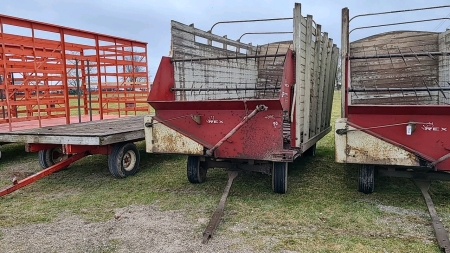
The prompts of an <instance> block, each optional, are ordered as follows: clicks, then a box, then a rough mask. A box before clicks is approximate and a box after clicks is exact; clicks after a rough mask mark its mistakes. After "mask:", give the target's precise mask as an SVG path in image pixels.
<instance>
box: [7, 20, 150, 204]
mask: <svg viewBox="0 0 450 253" xmlns="http://www.w3.org/2000/svg"><path fill="white" fill-rule="evenodd" d="M0 59H1V61H0V143H14V142H18V143H25V147H26V150H27V151H28V152H37V153H38V158H39V163H40V165H41V167H42V168H43V170H42V171H40V172H38V173H36V174H34V175H31V176H29V177H27V178H23V179H22V178H14V179H13V180H12V181H13V184H12V185H11V186H9V187H7V188H5V189H3V190H0V196H3V195H5V194H8V193H10V192H13V191H15V190H17V189H19V188H21V187H23V186H25V185H28V184H30V183H32V182H34V181H36V180H38V179H40V178H42V177H44V176H46V175H49V174H51V173H53V172H55V171H58V170H60V169H63V168H65V167H67V166H69V165H70V164H71V163H73V162H74V161H76V160H78V159H81V158H82V157H84V156H87V155H92V154H106V155H109V159H108V168H109V171H110V172H111V174H112V175H113V176H115V177H117V178H124V177H127V176H130V175H133V174H135V173H136V172H137V171H138V169H139V152H138V150H137V148H136V145H135V144H134V142H136V141H141V140H143V139H144V126H143V123H142V122H143V114H148V112H149V109H150V108H149V106H148V104H147V101H146V98H147V96H148V92H149V91H148V90H149V87H150V85H149V82H148V70H147V43H146V42H140V41H136V40H130V39H125V38H120V37H115V36H111V35H105V34H100V33H94V32H90V31H83V30H79V29H75V28H70V27H63V26H59V25H55V24H47V23H42V22H39V21H33V20H26V19H22V18H17V17H11V16H6V15H0ZM139 114H141V116H139ZM0 154H1V153H0Z"/></svg>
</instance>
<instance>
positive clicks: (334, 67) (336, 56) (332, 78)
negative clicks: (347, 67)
mask: <svg viewBox="0 0 450 253" xmlns="http://www.w3.org/2000/svg"><path fill="white" fill-rule="evenodd" d="M338 60H339V48H337V46H336V45H333V49H332V55H331V67H330V68H331V69H330V70H329V71H330V88H329V93H328V100H327V103H328V105H327V115H326V117H327V118H326V124H325V125H326V126H327V127H328V126H330V125H331V110H332V109H333V98H334V88H335V81H336V72H337V66H338Z"/></svg>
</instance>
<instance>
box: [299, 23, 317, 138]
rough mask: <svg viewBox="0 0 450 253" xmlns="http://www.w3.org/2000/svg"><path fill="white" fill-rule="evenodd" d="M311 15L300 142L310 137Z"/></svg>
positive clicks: (308, 30) (311, 83) (311, 80)
mask: <svg viewBox="0 0 450 253" xmlns="http://www.w3.org/2000/svg"><path fill="white" fill-rule="evenodd" d="M312 44H313V41H312V16H311V15H308V16H307V17H306V43H305V49H306V59H305V65H306V68H305V83H304V85H303V86H304V101H303V103H304V108H303V113H304V114H303V115H304V116H303V140H302V143H304V142H306V141H308V140H309V138H310V133H309V127H310V113H311V112H310V109H311V89H312V87H313V86H314V79H313V78H311V66H310V64H311V62H312V60H313V58H312V55H311V54H312V51H313V49H312V47H311V46H312Z"/></svg>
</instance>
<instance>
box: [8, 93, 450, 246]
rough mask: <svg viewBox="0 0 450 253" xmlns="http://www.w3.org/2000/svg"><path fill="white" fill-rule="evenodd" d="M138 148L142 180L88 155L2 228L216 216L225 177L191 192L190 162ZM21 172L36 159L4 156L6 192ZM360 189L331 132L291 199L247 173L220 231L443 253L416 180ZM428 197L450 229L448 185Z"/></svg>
mask: <svg viewBox="0 0 450 253" xmlns="http://www.w3.org/2000/svg"><path fill="white" fill-rule="evenodd" d="M339 96H340V93H339V92H336V94H335V100H334V105H333V116H332V125H334V120H335V119H336V118H338V117H339V115H340V99H339ZM138 147H139V150H140V152H141V171H140V172H139V173H138V174H137V175H136V176H133V177H128V178H126V179H121V180H119V179H114V178H113V177H112V176H111V175H110V174H109V172H108V170H107V157H106V156H90V157H87V158H84V159H82V160H80V161H78V162H77V163H75V164H73V165H71V167H70V169H68V170H64V171H62V172H58V173H54V174H52V175H50V176H49V177H47V178H45V179H42V180H40V181H38V182H36V183H34V184H32V185H30V186H27V187H25V188H23V189H21V190H18V191H16V192H14V193H12V194H10V195H7V196H5V197H3V198H1V199H0V227H9V226H16V225H23V224H29V223H37V222H50V221H52V219H53V218H55V217H56V216H57V215H58V214H60V213H73V214H76V215H79V216H80V217H82V218H84V219H86V220H88V221H93V222H95V221H105V220H108V219H111V218H112V217H113V215H114V211H113V210H114V209H115V208H121V207H126V206H130V205H147V204H157V205H158V206H159V207H160V208H162V209H163V210H184V211H185V212H186V213H187V215H188V217H189V219H190V220H192V221H193V222H194V221H196V220H197V219H198V218H201V217H210V215H211V214H212V212H213V211H214V209H215V208H216V205H217V203H218V201H219V199H220V196H221V195H222V191H223V188H224V187H225V185H226V181H227V173H226V171H224V170H220V169H214V170H210V171H209V172H208V179H207V181H206V182H205V183H203V184H200V185H192V184H190V183H189V182H188V181H187V179H186V172H185V166H186V157H185V156H175V155H151V154H147V153H145V144H144V143H143V142H141V143H139V144H138ZM21 163H22V164H24V163H26V164H29V165H28V168H26V169H28V170H31V171H35V170H37V169H38V165H37V160H36V155H35V154H28V153H25V152H24V151H23V145H19V144H11V145H6V146H4V147H3V157H2V159H1V162H0V187H5V186H6V185H8V184H10V178H9V177H8V176H10V175H11V174H10V173H9V171H12V170H14V164H21ZM356 183H357V167H356V166H353V165H345V164H337V163H335V162H334V131H332V132H331V133H330V134H329V135H327V136H326V137H325V138H324V139H322V140H321V141H320V142H319V143H318V147H317V154H316V157H314V158H309V157H305V158H301V159H298V160H297V161H296V162H295V163H294V164H292V166H291V167H290V170H289V186H288V193H287V194H284V195H279V194H275V193H273V192H272V189H271V178H270V177H269V176H267V175H262V174H259V173H249V172H248V173H241V174H240V175H239V176H238V177H237V178H236V180H235V183H234V184H233V186H232V188H231V193H230V196H229V198H228V202H227V207H226V211H225V216H224V218H223V221H222V222H221V224H220V225H219V228H218V230H219V231H220V235H221V236H229V237H239V238H241V240H242V243H244V244H245V245H247V246H249V247H250V248H252V249H254V250H267V249H272V250H273V251H275V252H276V251H283V250H291V251H299V252H305V251H306V252H336V251H341V252H439V250H438V247H437V243H436V241H435V240H434V239H433V235H432V234H431V225H430V221H429V218H428V216H427V209H426V206H425V204H424V201H423V199H422V196H421V194H420V191H419V190H418V189H417V188H416V187H415V186H414V185H413V183H412V182H411V181H410V180H406V179H398V178H377V181H376V186H375V187H376V188H375V193H373V194H370V195H365V194H362V193H359V192H357V190H356V188H357V187H356ZM430 191H431V194H432V196H433V200H434V202H435V204H436V208H437V211H438V213H439V214H440V216H441V217H442V218H443V222H444V223H445V224H446V225H447V226H449V225H450V222H449V219H450V204H449V201H448V200H449V196H450V193H449V192H450V185H449V184H448V183H447V182H436V183H434V184H433V185H432V187H431V189H430ZM388 210H393V211H388ZM111 252H114V249H111Z"/></svg>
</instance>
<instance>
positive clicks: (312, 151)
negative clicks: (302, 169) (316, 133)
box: [303, 144, 316, 157]
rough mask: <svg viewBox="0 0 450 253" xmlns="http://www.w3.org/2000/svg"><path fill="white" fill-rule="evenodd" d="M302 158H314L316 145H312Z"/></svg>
mask: <svg viewBox="0 0 450 253" xmlns="http://www.w3.org/2000/svg"><path fill="white" fill-rule="evenodd" d="M303 155H304V156H312V157H314V156H316V144H314V145H312V146H311V147H309V148H308V149H307V150H306V151H305V152H304V153H303Z"/></svg>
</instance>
